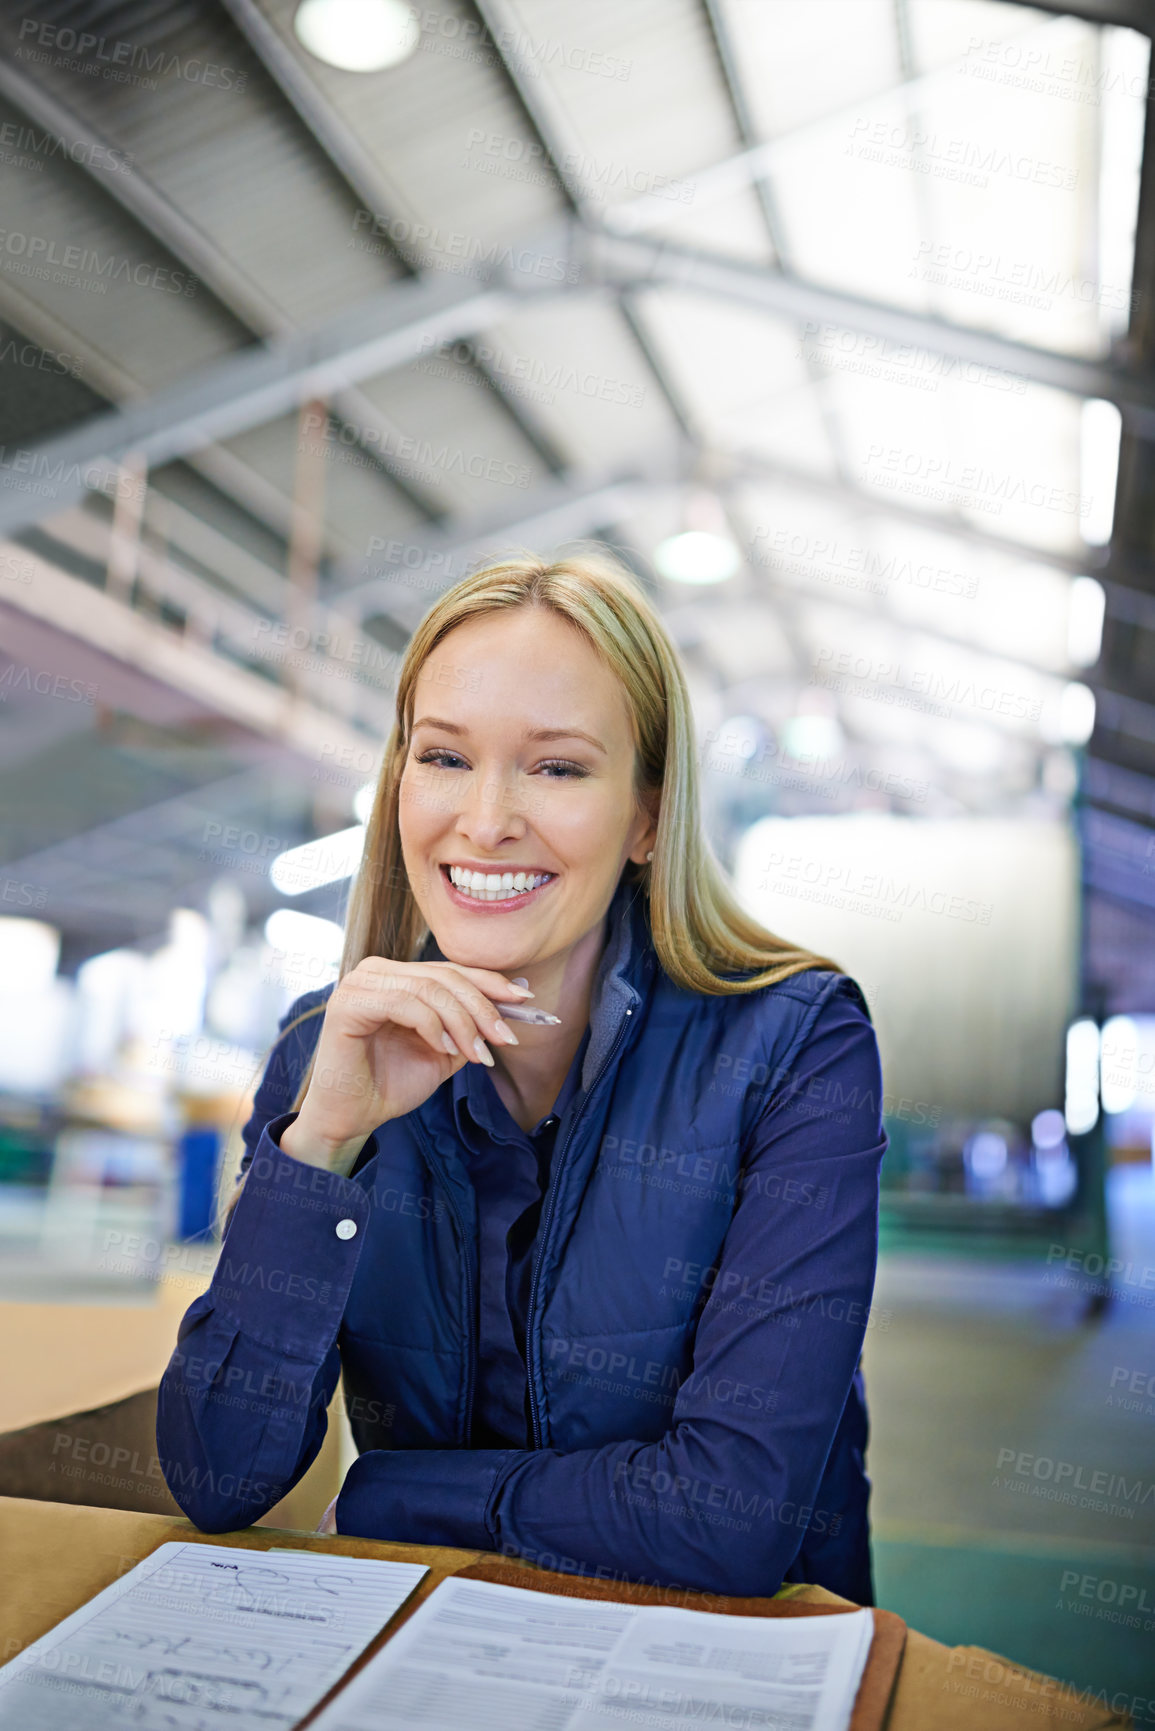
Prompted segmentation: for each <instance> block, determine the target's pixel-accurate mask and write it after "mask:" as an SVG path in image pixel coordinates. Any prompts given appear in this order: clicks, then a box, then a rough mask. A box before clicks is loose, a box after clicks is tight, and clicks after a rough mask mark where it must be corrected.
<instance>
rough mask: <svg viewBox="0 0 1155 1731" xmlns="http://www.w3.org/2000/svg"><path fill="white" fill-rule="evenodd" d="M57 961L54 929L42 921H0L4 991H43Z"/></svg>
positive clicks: (0, 968) (0, 971)
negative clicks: (5, 989)
mask: <svg viewBox="0 0 1155 1731" xmlns="http://www.w3.org/2000/svg"><path fill="white" fill-rule="evenodd" d="M59 959H60V933H59V932H58V931H57V929H56V927H55V926H50V925H47V924H46V923H45V922H44V921H43V920H20V919H0V979H2V980H3V981H4V982H5V985H6V987H7V989H8V990H10V991H15V992H29V993H31V992H45V991H47V990H48V987H49V984H50V982H51V981H52V980H54V979H55V977H56V964H57V962H58V961H59Z"/></svg>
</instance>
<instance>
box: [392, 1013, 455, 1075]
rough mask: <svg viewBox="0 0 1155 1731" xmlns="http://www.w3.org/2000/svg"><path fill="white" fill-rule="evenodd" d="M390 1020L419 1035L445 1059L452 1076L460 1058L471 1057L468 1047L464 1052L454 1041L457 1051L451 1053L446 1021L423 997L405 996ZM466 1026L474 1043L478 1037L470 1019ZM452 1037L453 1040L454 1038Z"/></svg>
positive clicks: (431, 1049) (432, 1050)
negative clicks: (447, 1041)
mask: <svg viewBox="0 0 1155 1731" xmlns="http://www.w3.org/2000/svg"><path fill="white" fill-rule="evenodd" d="M390 1020H392V1021H394V1022H396V1023H397V1024H398V1025H400V1026H402V1027H406V1028H411V1029H412V1030H413V1032H414V1033H415V1034H417V1035H419V1036H420V1038H421V1039H422V1040H424V1041H425V1044H426V1045H427V1046H428V1047H429V1049H430V1051H431V1052H436V1054H437V1056H438V1057H439V1058H444V1060H445V1062H446V1063H447V1064H448V1065H449V1066H450V1069H449V1073H450V1074H452V1073H453V1071H454V1070H456V1069H457V1068H458V1058H459V1057H465V1058H468V1057H469V1056H470V1055H471V1054H470V1053H469V1048H468V1046H467V1047H466V1048H464V1051H463V1048H462V1046H461V1044H460V1042H458V1041H457V1040H454V1041H453V1044H454V1046H455V1047H456V1051H454V1052H451V1051H450V1050H449V1047H448V1046H447V1045H446V1043H445V1041H446V1034H447V1032H448V1030H447V1029H446V1026H445V1023H444V1021H443V1020H442V1018H441V1016H440V1015H439V1014H438V1012H437V1011H436V1010H435V1009H434V1008H433V1006H432V1004H427V1003H426V1002H425V1001H424V999H423V998H421V997H418V996H416V995H413V994H410V993H405V994H403V995H402V999H401V1002H400V1003H399V1005H398V1008H397V1012H396V1014H395V1015H393V1016H392V1017H391V1018H390ZM466 1025H467V1026H468V1027H469V1028H470V1029H471V1032H470V1035H469V1040H470V1042H472V1040H473V1039H474V1038H475V1037H476V1030H475V1029H473V1025H472V1023H470V1022H468V1019H467V1023H466ZM450 1037H451V1038H452V1036H450Z"/></svg>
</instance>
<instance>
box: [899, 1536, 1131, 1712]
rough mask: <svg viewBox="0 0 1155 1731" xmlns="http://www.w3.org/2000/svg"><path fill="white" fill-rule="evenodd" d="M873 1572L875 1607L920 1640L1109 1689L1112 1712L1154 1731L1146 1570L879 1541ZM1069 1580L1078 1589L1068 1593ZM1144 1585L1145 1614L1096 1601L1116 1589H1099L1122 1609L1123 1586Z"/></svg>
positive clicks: (1094, 1559) (1089, 1560) (1099, 1558)
mask: <svg viewBox="0 0 1155 1731" xmlns="http://www.w3.org/2000/svg"><path fill="white" fill-rule="evenodd" d="M874 1569H875V1584H876V1589H877V1594H878V1602H879V1604H880V1605H885V1606H886V1607H887V1608H888V1609H889V1610H892V1611H897V1612H898V1614H899V1616H900V1617H903V1618H904V1619H905V1620H906V1622H907V1623H909V1624H910V1625H911V1626H912V1627H914V1628H917V1629H920V1630H921V1631H922V1633H923V1634H924V1635H931V1636H933V1637H934V1638H935V1639H936V1640H938V1641H945V1642H946V1643H947V1644H948V1645H951V1646H974V1647H987V1648H989V1649H991V1650H992V1651H993V1652H996V1653H1003V1654H1007V1655H1008V1656H1011V1657H1013V1658H1014V1660H1015V1661H1016V1663H1017V1664H1020V1665H1025V1666H1027V1667H1029V1668H1030V1669H1031V1670H1034V1671H1043V1672H1045V1673H1046V1674H1047V1675H1048V1676H1050V1677H1057V1678H1059V1679H1060V1680H1061V1681H1063V1682H1064V1683H1068V1684H1072V1685H1074V1686H1075V1687H1076V1688H1078V1689H1089V1690H1092V1691H1094V1692H1097V1691H1099V1690H1104V1691H1105V1692H1106V1697H1107V1700H1108V1702H1109V1703H1113V1705H1115V1706H1116V1707H1121V1708H1125V1709H1126V1710H1127V1711H1129V1712H1133V1713H1134V1715H1135V1723H1136V1726H1141V1725H1152V1724H1155V1699H1152V1697H1153V1696H1155V1573H1153V1571H1152V1569H1151V1568H1150V1566H1149V1565H1148V1566H1147V1567H1143V1566H1142V1565H1139V1564H1136V1563H1135V1562H1132V1563H1129V1564H1128V1563H1125V1562H1122V1561H1121V1560H1120V1558H1119V1556H1118V1555H1116V1554H1113V1553H1110V1552H1104V1553H1102V1554H1100V1555H1096V1554H1095V1553H1094V1552H1093V1551H1090V1550H1087V1551H1080V1552H1079V1553H1078V1554H1077V1555H1074V1554H1068V1555H1063V1556H1061V1555H1059V1554H1058V1553H1057V1552H1056V1554H1054V1555H1052V1556H1039V1555H1033V1556H1032V1555H1024V1554H1022V1553H1016V1552H1015V1551H1013V1550H1005V1549H994V1548H989V1549H988V1548H986V1547H985V1546H982V1547H980V1546H976V1545H971V1544H969V1543H966V1542H956V1543H954V1544H951V1545H942V1544H923V1543H919V1542H915V1541H903V1540H886V1539H879V1540H876V1542H875V1545H874ZM1071 1573H1077V1574H1078V1576H1079V1579H1078V1582H1077V1583H1072V1584H1068V1585H1067V1587H1066V1590H1063V1578H1064V1575H1068V1576H1069V1575H1070V1574H1071ZM1144 1582H1145V1583H1146V1588H1147V1592H1146V1606H1147V1609H1146V1610H1144V1611H1140V1612H1138V1613H1136V1612H1135V1611H1134V1607H1135V1605H1136V1603H1141V1602H1142V1601H1141V1599H1140V1598H1139V1597H1138V1596H1136V1597H1131V1596H1130V1595H1129V1596H1128V1606H1127V1607H1126V1608H1125V1609H1124V1610H1123V1611H1122V1612H1121V1611H1120V1609H1119V1606H1118V1604H1117V1603H1111V1602H1103V1603H1101V1602H1099V1601H1098V1600H1097V1599H1096V1598H1095V1597H1094V1596H1093V1595H1094V1594H1095V1593H1096V1592H1097V1591H1099V1590H1100V1584H1101V1583H1110V1585H1103V1586H1102V1591H1103V1593H1104V1595H1105V1599H1107V1600H1111V1599H1114V1600H1117V1597H1118V1591H1119V1587H1120V1586H1121V1585H1131V1586H1134V1587H1137V1588H1139V1589H1140V1592H1141V1590H1142V1588H1141V1583H1144ZM1082 1587H1085V1588H1086V1589H1087V1592H1086V1593H1081V1592H1080V1588H1082ZM1088 1595H1091V1596H1088ZM1097 1612H1103V1613H1104V1615H1103V1616H1101V1617H1100V1616H1097V1615H1096V1613H1097ZM1111 1614H1114V1615H1115V1616H1116V1617H1121V1616H1132V1615H1133V1616H1135V1620H1136V1621H1137V1622H1138V1625H1139V1627H1138V1628H1133V1627H1131V1628H1129V1627H1127V1626H1126V1625H1125V1624H1123V1623H1121V1622H1112V1621H1109V1620H1108V1617H1109V1615H1111ZM1136 1697H1138V1698H1139V1699H1138V1700H1136Z"/></svg>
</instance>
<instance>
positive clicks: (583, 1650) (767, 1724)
mask: <svg viewBox="0 0 1155 1731" xmlns="http://www.w3.org/2000/svg"><path fill="white" fill-rule="evenodd" d="M873 1634H874V1620H873V1618H872V1617H871V1615H870V1612H869V1611H843V1612H839V1613H836V1614H834V1615H831V1616H817V1617H778V1618H773V1617H728V1616H724V1615H721V1614H715V1613H714V1612H711V1611H683V1610H676V1609H673V1608H671V1607H667V1606H661V1607H649V1606H638V1605H618V1604H611V1603H609V1602H608V1601H604V1600H592V1599H569V1598H566V1597H565V1596H564V1595H562V1594H559V1593H535V1592H531V1591H529V1590H527V1589H525V1588H522V1587H499V1586H492V1585H490V1584H488V1583H487V1582H483V1581H462V1580H457V1579H450V1580H448V1581H443V1582H442V1583H441V1585H440V1586H439V1587H437V1588H436V1589H435V1590H434V1591H433V1592H432V1593H431V1594H430V1595H429V1598H428V1599H427V1600H426V1601H425V1603H424V1604H423V1605H422V1606H420V1608H419V1609H418V1610H417V1611H415V1612H414V1614H413V1616H412V1617H411V1618H410V1619H409V1621H408V1622H407V1623H406V1624H405V1626H404V1628H402V1629H399V1630H398V1632H397V1634H396V1635H394V1637H393V1639H392V1640H391V1641H390V1642H389V1643H388V1645H387V1646H386V1647H384V1648H383V1649H382V1651H381V1652H380V1653H378V1654H377V1656H376V1657H375V1658H373V1659H371V1660H370V1661H369V1663H368V1664H367V1665H366V1666H365V1667H364V1669H363V1670H361V1671H359V1672H358V1673H357V1675H356V1677H354V1678H353V1680H352V1682H351V1683H350V1684H349V1685H348V1687H347V1688H345V1689H343V1690H342V1691H341V1693H340V1695H338V1696H337V1697H336V1699H335V1700H333V1701H331V1702H330V1704H329V1706H328V1707H327V1708H326V1709H325V1711H324V1712H323V1713H322V1714H321V1716H320V1718H319V1719H318V1720H317V1721H316V1726H315V1731H464V1728H466V1727H468V1731H613V1728H614V1727H627V1726H629V1727H641V1728H642V1731H702V1727H703V1725H719V1726H722V1725H726V1726H732V1725H738V1726H741V1727H743V1731H846V1727H847V1726H848V1725H849V1723H850V1714H851V1711H852V1709H853V1706H854V1697H855V1695H856V1694H857V1693H858V1685H859V1682H860V1681H861V1678H862V1672H863V1668H864V1666H865V1664H866V1657H867V1654H868V1652H869V1650H870V1642H871V1639H872V1637H873Z"/></svg>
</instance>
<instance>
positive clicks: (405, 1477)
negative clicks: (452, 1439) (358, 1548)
mask: <svg viewBox="0 0 1155 1731" xmlns="http://www.w3.org/2000/svg"><path fill="white" fill-rule="evenodd" d="M524 1454H525V1450H524V1449H369V1450H368V1451H367V1452H366V1453H365V1454H363V1455H359V1456H358V1457H357V1459H356V1460H355V1461H354V1462H353V1465H352V1466H351V1467H350V1468H349V1471H348V1472H347V1473H346V1474H345V1482H344V1484H343V1485H342V1487H341V1493H340V1495H339V1496H338V1498H337V1507H336V1510H335V1514H336V1520H337V1531H338V1532H339V1533H352V1534H356V1536H357V1537H359V1538H363V1539H391V1540H392V1541H393V1542H394V1543H395V1544H404V1545H456V1546H459V1547H460V1548H461V1549H462V1550H467V1551H492V1550H494V1549H496V1537H497V1535H496V1529H495V1528H494V1527H493V1526H492V1525H491V1523H490V1520H489V1509H490V1505H491V1503H492V1502H493V1500H494V1497H495V1495H496V1492H497V1488H498V1486H499V1484H500V1483H501V1481H502V1479H503V1477H504V1475H505V1472H506V1470H507V1469H508V1468H509V1467H511V1466H513V1465H515V1464H516V1462H517V1461H518V1460H520V1459H522V1458H523V1456H524Z"/></svg>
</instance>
